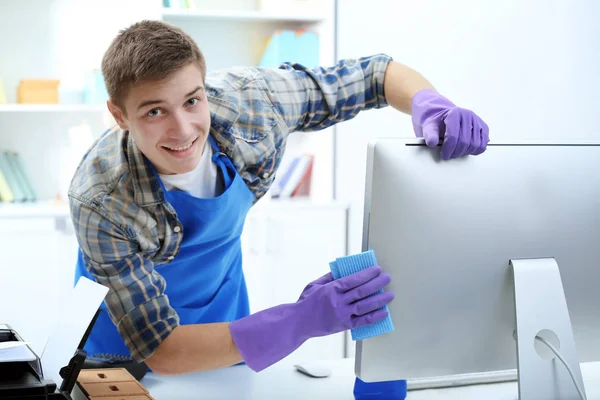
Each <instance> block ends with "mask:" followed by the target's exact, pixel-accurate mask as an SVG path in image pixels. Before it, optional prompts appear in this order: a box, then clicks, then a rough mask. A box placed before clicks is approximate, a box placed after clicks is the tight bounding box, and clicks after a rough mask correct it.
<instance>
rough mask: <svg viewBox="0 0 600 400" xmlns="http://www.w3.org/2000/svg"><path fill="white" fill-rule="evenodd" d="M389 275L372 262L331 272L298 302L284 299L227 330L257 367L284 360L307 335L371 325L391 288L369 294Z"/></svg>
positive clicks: (381, 313) (379, 315) (382, 314)
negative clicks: (362, 267)
mask: <svg viewBox="0 0 600 400" xmlns="http://www.w3.org/2000/svg"><path fill="white" fill-rule="evenodd" d="M390 281H391V277H390V275H389V274H387V273H382V271H381V268H380V267H379V266H374V267H370V268H367V269H365V270H362V271H360V272H357V273H355V274H352V275H349V276H346V277H343V278H340V279H337V280H334V279H333V277H332V276H331V273H328V274H327V275H324V276H322V277H321V278H319V279H317V280H316V281H314V282H312V283H310V284H309V285H308V286H306V288H305V289H304V291H303V292H302V294H301V296H300V298H299V299H298V301H297V302H296V303H290V304H282V305H279V306H276V307H272V308H268V309H266V310H263V311H260V312H257V313H255V314H252V315H249V316H247V317H245V318H242V319H239V320H237V321H233V322H231V323H230V325H229V330H230V332H231V336H232V338H233V341H234V342H235V344H236V346H237V348H238V350H239V352H240V354H241V355H242V358H243V359H244V361H245V362H246V364H247V365H248V366H249V367H250V368H251V369H253V370H254V371H257V372H258V371H261V370H263V369H265V368H267V367H269V366H271V365H273V364H274V363H276V362H278V361H280V360H282V359H283V358H285V357H287V356H288V355H289V354H291V353H292V352H293V351H294V350H296V349H297V348H298V347H300V346H301V345H302V344H303V343H304V342H305V341H306V340H308V339H310V338H313V337H319V336H326V335H331V334H334V333H338V332H343V331H346V330H348V329H352V328H356V327H359V326H363V325H368V324H372V323H374V322H377V321H379V320H382V319H384V318H385V317H386V316H387V314H388V313H387V311H386V310H385V309H382V307H383V306H385V305H386V304H388V303H389V302H390V301H392V299H393V298H394V295H393V294H392V293H391V292H383V293H380V294H376V295H374V296H370V295H372V294H373V293H375V292H377V291H378V290H380V289H383V288H384V287H385V286H386V285H387V284H388V283H390Z"/></svg>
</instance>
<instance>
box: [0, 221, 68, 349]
mask: <svg viewBox="0 0 600 400" xmlns="http://www.w3.org/2000/svg"><path fill="white" fill-rule="evenodd" d="M0 214H1V213H0ZM65 218H66V216H65ZM63 222H65V220H64V219H62V218H60V217H56V216H51V215H46V216H44V215H42V214H40V215H38V216H25V215H23V216H19V217H16V216H13V217H11V218H2V216H1V215H0V255H1V256H0V322H5V323H8V324H10V325H11V326H12V327H13V328H15V329H16V330H17V331H18V332H19V334H20V335H21V336H22V337H23V338H24V339H25V340H27V341H30V342H32V347H33V348H34V350H35V351H36V352H38V354H41V351H42V350H43V348H44V346H45V343H46V341H47V339H48V336H49V335H50V332H51V331H52V329H53V328H54V326H55V324H56V322H57V320H58V316H59V312H60V309H61V307H62V305H63V304H64V301H66V297H65V296H66V295H68V293H69V291H70V289H71V288H72V286H73V271H74V268H75V257H76V253H74V251H76V248H77V243H76V239H75V236H74V235H73V234H72V233H68V231H63V230H62V227H63V226H65V224H64V223H63Z"/></svg>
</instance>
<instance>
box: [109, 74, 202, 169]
mask: <svg viewBox="0 0 600 400" xmlns="http://www.w3.org/2000/svg"><path fill="white" fill-rule="evenodd" d="M108 107H109V110H110V111H111V113H112V115H113V116H114V118H115V120H116V121H117V123H118V124H119V126H120V127H121V129H125V130H129V132H130V133H131V135H132V136H133V139H134V141H135V143H136V145H137V147H138V148H139V149H140V151H141V152H142V153H144V155H145V156H146V157H147V158H148V159H149V160H150V161H151V162H152V164H153V165H154V167H155V168H156V170H157V171H158V172H159V173H161V174H183V173H186V172H190V171H192V170H193V169H194V168H196V167H197V166H198V163H199V162H200V157H201V156H202V152H203V150H204V146H205V144H206V140H207V139H208V132H209V130H210V111H209V107H208V101H207V99H206V93H205V88H204V79H203V74H202V70H201V68H200V67H199V66H198V65H197V63H190V64H187V65H185V66H183V67H181V68H179V69H177V70H175V71H174V72H172V73H171V74H169V75H167V77H166V78H164V79H161V80H149V81H145V82H142V83H139V84H137V85H135V86H134V87H132V88H131V89H129V90H128V92H127V95H126V98H125V99H124V101H123V107H124V110H122V109H121V108H120V107H119V106H117V105H116V104H114V103H112V102H110V101H109V102H108Z"/></svg>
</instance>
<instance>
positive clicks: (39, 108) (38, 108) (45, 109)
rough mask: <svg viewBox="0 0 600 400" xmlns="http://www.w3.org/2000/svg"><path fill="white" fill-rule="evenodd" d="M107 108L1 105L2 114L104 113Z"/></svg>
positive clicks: (90, 106) (91, 106)
mask: <svg viewBox="0 0 600 400" xmlns="http://www.w3.org/2000/svg"><path fill="white" fill-rule="evenodd" d="M104 110H106V106H104V105H102V106H95V105H87V104H0V112H102V111H104Z"/></svg>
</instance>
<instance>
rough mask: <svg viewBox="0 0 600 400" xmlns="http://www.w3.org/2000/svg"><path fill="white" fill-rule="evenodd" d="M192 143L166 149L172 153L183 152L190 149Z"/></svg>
mask: <svg viewBox="0 0 600 400" xmlns="http://www.w3.org/2000/svg"><path fill="white" fill-rule="evenodd" d="M193 143H194V142H190V144H187V145H185V146H183V147H167V149H169V150H173V151H185V150H187V149H189V148H190V147H192V144H193Z"/></svg>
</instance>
